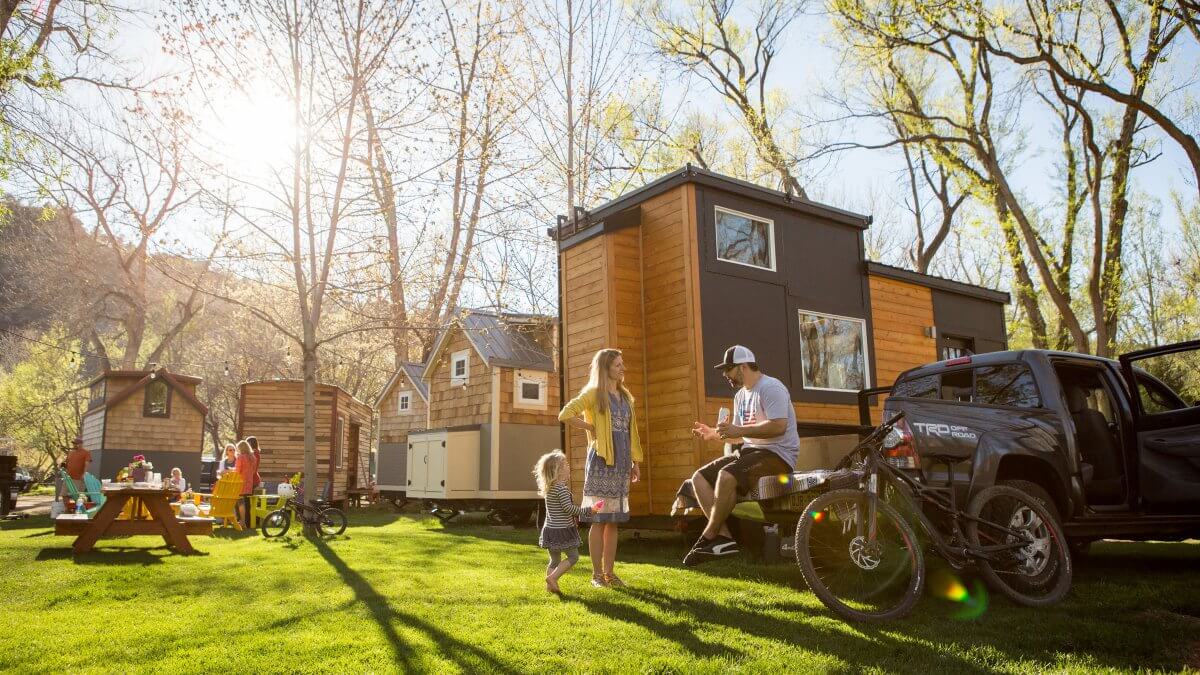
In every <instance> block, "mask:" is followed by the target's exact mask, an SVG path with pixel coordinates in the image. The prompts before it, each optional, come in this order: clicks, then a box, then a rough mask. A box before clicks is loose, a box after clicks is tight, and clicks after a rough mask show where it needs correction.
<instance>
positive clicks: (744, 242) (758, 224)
mask: <svg viewBox="0 0 1200 675" xmlns="http://www.w3.org/2000/svg"><path fill="white" fill-rule="evenodd" d="M716 228H717V233H716V234H717V236H716V239H717V259H718V260H724V261H725V262H731V263H734V264H737V265H747V266H749V267H757V268H759V269H764V270H769V271H771V272H774V271H775V223H774V222H773V221H771V220H767V219H766V218H758V217H756V216H751V215H749V214H746V213H738V212H737V211H730V210H728V209H723V208H721V207H717V210H716Z"/></svg>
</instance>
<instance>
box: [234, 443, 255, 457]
mask: <svg viewBox="0 0 1200 675" xmlns="http://www.w3.org/2000/svg"><path fill="white" fill-rule="evenodd" d="M237 454H239V455H253V454H254V451H253V450H251V449H250V444H249V443H247V442H246V441H238V444H237Z"/></svg>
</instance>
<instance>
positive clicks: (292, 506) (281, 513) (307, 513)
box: [260, 497, 346, 538]
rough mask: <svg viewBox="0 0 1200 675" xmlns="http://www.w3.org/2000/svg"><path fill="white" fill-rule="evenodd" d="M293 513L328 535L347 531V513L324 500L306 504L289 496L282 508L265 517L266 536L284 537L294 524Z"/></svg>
mask: <svg viewBox="0 0 1200 675" xmlns="http://www.w3.org/2000/svg"><path fill="white" fill-rule="evenodd" d="M292 514H295V516H296V518H297V519H298V520H299V521H300V522H301V523H303V524H304V525H305V526H309V527H314V528H316V529H317V531H318V532H320V533H321V534H323V535H325V536H327V537H336V536H337V535H339V534H341V533H343V532H345V531H346V514H345V513H342V511H341V509H337V508H334V507H332V506H329V505H328V504H325V503H324V502H316V503H314V504H306V503H304V502H302V501H298V500H297V499H296V498H295V497H288V499H287V501H286V502H284V504H283V506H282V507H281V508H278V509H275V510H274V511H272V512H270V513H268V514H267V515H266V517H265V518H263V521H262V525H261V526H260V528H261V529H262V534H263V536H264V537H269V538H273V537H282V536H283V535H285V534H287V532H288V529H289V528H291V526H292Z"/></svg>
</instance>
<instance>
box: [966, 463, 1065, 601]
mask: <svg viewBox="0 0 1200 675" xmlns="http://www.w3.org/2000/svg"><path fill="white" fill-rule="evenodd" d="M1039 490H1040V488H1039ZM1044 492H1045V491H1044V490H1042V493H1044ZM967 514H968V515H970V516H971V518H972V520H971V521H970V522H968V523H967V532H966V534H967V540H968V541H969V542H970V544H971V546H972V547H975V548H981V547H983V546H995V545H1003V544H1005V543H1011V542H1012V541H1013V539H1012V535H1009V534H1004V533H1003V529H1004V528H1009V529H1014V528H1015V529H1026V530H1027V531H1028V532H1029V534H1031V535H1033V536H1035V537H1038V539H1034V540H1031V541H1030V542H1029V546H1027V547H1024V548H1022V549H1021V550H1020V553H1022V554H1024V555H1025V556H1026V557H1025V558H1024V559H1023V560H1014V559H1012V558H1004V557H1000V558H997V559H995V560H992V561H989V560H986V559H984V560H980V561H979V563H978V569H979V572H980V573H981V574H982V576H983V579H984V581H985V582H986V583H987V585H988V586H989V587H990V588H991V589H992V590H994V591H997V592H999V593H1002V594H1004V595H1006V596H1008V598H1009V599H1010V600H1012V601H1013V602H1016V603H1017V604H1019V605H1024V606H1026V607H1045V606H1047V605H1052V604H1054V603H1057V602H1058V601H1060V600H1062V599H1063V597H1064V596H1066V594H1067V592H1068V591H1069V590H1070V589H1071V579H1072V576H1073V573H1072V569H1071V567H1072V561H1071V554H1070V552H1069V551H1068V550H1067V538H1066V535H1065V534H1063V531H1062V525H1060V524H1059V523H1058V519H1057V514H1056V513H1055V512H1054V510H1053V509H1052V508H1051V507H1050V506H1049V505H1047V504H1045V503H1044V502H1043V501H1042V500H1040V499H1038V498H1037V497H1035V496H1033V495H1031V494H1029V493H1027V492H1025V491H1023V490H1020V489H1018V488H1017V487H1016V486H1014V485H993V486H991V487H988V488H984V489H982V490H980V491H979V493H978V494H976V495H975V496H974V497H973V498H972V499H971V504H970V505H969V506H968V507H967ZM1014 562H1015V563H1016V565H1017V566H1018V567H1023V566H1034V567H1037V569H1034V570H1028V571H1024V572H1023V571H1022V570H1020V569H1017V570H1013V569H1011V565H1012V563H1014Z"/></svg>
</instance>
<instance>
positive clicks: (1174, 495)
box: [1121, 340, 1200, 510]
mask: <svg viewBox="0 0 1200 675" xmlns="http://www.w3.org/2000/svg"><path fill="white" fill-rule="evenodd" d="M1121 372H1122V374H1123V375H1124V377H1125V382H1126V384H1127V386H1128V387H1129V391H1130V392H1132V395H1131V397H1130V398H1131V399H1132V401H1130V407H1131V408H1132V409H1133V415H1134V430H1135V432H1136V435H1137V446H1138V447H1137V450H1138V462H1137V469H1138V488H1139V491H1140V493H1141V498H1142V500H1143V501H1145V502H1146V503H1147V504H1150V505H1152V506H1155V507H1159V508H1161V509H1164V510H1170V509H1172V508H1179V507H1188V506H1196V505H1197V504H1200V340H1192V341H1190V342H1181V343H1178V344H1173V345H1167V346H1165V347H1153V348H1150V349H1143V350H1141V351H1137V352H1131V353H1129V354H1124V355H1122V356H1121Z"/></svg>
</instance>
